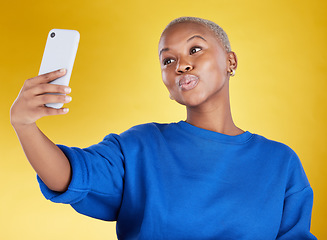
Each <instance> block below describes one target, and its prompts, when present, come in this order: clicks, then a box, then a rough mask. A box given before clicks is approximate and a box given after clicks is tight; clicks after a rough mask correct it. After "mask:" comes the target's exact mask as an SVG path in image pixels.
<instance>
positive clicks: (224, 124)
mask: <svg viewBox="0 0 327 240" xmlns="http://www.w3.org/2000/svg"><path fill="white" fill-rule="evenodd" d="M186 122H187V123H189V124H192V125H193V126H196V127H199V128H203V129H207V130H210V131H214V132H219V133H222V134H226V135H231V136H235V135H239V134H242V133H244V131H243V130H242V129H240V128H238V127H237V126H236V125H235V124H234V122H233V118H232V114H231V108H230V101H229V92H228V91H225V94H223V93H222V92H220V95H219V99H214V101H211V102H209V101H208V102H207V103H204V104H202V105H201V106H196V107H187V119H186Z"/></svg>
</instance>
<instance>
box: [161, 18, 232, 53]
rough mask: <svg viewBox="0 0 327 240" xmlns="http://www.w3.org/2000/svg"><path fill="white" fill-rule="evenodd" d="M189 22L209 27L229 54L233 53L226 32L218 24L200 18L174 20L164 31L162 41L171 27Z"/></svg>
mask: <svg viewBox="0 0 327 240" xmlns="http://www.w3.org/2000/svg"><path fill="white" fill-rule="evenodd" d="M187 22H193V23H199V24H202V25H204V26H205V27H207V28H208V29H209V30H211V31H212V32H213V33H214V34H215V36H216V37H217V39H219V41H220V42H221V43H222V45H223V46H224V48H225V50H226V51H227V52H231V51H232V49H231V46H230V42H229V39H228V36H227V34H226V32H225V31H224V30H223V29H222V28H221V27H220V26H218V24H216V23H214V22H212V21H210V20H206V19H203V18H198V17H179V18H176V19H174V20H172V21H171V22H170V23H169V24H168V25H167V26H166V27H165V29H164V30H163V31H162V34H161V36H160V39H161V37H162V35H163V34H164V32H165V31H166V30H167V29H168V28H170V27H171V26H173V25H175V24H178V23H187Z"/></svg>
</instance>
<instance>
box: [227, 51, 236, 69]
mask: <svg viewBox="0 0 327 240" xmlns="http://www.w3.org/2000/svg"><path fill="white" fill-rule="evenodd" d="M227 60H228V66H227V67H228V69H227V70H228V71H229V72H230V71H231V70H232V69H234V70H236V68H237V57H236V54H235V53H234V52H228V53H227Z"/></svg>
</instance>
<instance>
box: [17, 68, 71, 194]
mask: <svg viewBox="0 0 327 240" xmlns="http://www.w3.org/2000/svg"><path fill="white" fill-rule="evenodd" d="M65 73H66V72H65V71H64V72H60V71H54V72H51V73H47V74H43V75H40V76H37V77H34V78H31V79H28V80H26V81H25V83H24V85H23V87H22V89H21V90H20V92H19V95H18V97H17V98H16V100H15V102H14V103H13V105H12V106H11V109H10V121H11V124H12V126H13V127H14V129H15V131H16V134H17V136H18V139H19V141H20V143H21V145H22V148H23V150H24V153H25V155H26V157H27V159H28V161H29V162H30V164H31V165H32V167H33V168H34V170H35V171H36V173H37V174H38V175H39V177H40V178H41V179H42V180H43V182H44V183H45V184H46V185H47V186H48V187H49V188H50V189H51V190H53V191H58V192H63V191H66V190H67V188H68V185H69V183H70V180H71V166H70V163H69V161H68V159H67V158H66V156H65V155H64V154H63V152H62V151H61V150H60V149H59V148H58V147H57V146H56V145H55V144H54V143H53V142H52V141H51V140H50V139H48V138H47V137H46V136H45V135H44V134H43V133H42V132H41V130H40V129H39V128H38V127H37V126H36V123H35V122H36V120H38V119H39V118H41V117H44V116H50V115H60V114H66V113H67V112H68V109H66V108H62V109H53V108H48V107H45V106H44V104H46V103H56V102H59V103H68V102H70V101H71V98H70V97H69V96H67V95H66V94H67V93H70V88H69V87H66V86H61V85H54V84H49V82H51V81H52V80H55V79H57V78H59V77H61V76H64V75H65ZM46 93H50V94H46ZM51 93H62V94H64V95H54V94H51Z"/></svg>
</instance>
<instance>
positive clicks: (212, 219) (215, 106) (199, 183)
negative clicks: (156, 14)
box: [11, 17, 316, 240]
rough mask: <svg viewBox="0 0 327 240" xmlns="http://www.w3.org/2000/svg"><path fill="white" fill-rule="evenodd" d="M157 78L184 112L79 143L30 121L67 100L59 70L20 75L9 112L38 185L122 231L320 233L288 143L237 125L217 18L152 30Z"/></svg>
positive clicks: (230, 60) (143, 234)
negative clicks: (64, 141) (54, 136)
mask: <svg viewBox="0 0 327 240" xmlns="http://www.w3.org/2000/svg"><path fill="white" fill-rule="evenodd" d="M159 59H160V65H161V70H162V79H163V82H164V84H165V85H166V87H167V89H168V91H169V93H170V96H171V98H172V99H174V100H175V101H177V102H178V103H180V104H182V105H185V106H186V109H187V118H186V121H180V122H178V123H170V124H158V123H149V124H143V125H139V126H135V127H133V128H131V129H129V130H127V131H125V132H123V133H122V134H120V135H116V134H109V135H108V136H106V137H105V138H104V140H103V141H102V142H100V143H98V144H95V145H93V146H90V147H88V148H85V149H80V148H70V147H67V146H63V145H58V146H56V145H55V144H53V143H52V142H51V141H50V140H49V139H48V138H46V136H45V135H43V134H42V132H41V131H40V130H39V129H38V128H37V126H36V124H35V121H36V120H37V119H38V118H40V117H42V116H46V115H54V114H64V113H66V112H67V111H65V109H59V110H57V109H50V108H46V107H44V104H45V103H49V102H63V103H66V102H69V101H70V99H69V98H67V96H66V97H65V96H58V95H51V94H46V95H45V94H44V93H53V92H59V93H64V94H67V93H69V92H70V90H69V89H68V88H67V87H64V86H54V85H52V84H48V82H49V81H51V80H53V79H56V78H58V77H60V76H62V75H63V74H64V72H60V71H57V72H52V73H49V74H45V75H41V76H37V77H35V78H32V79H29V80H27V81H26V82H25V84H24V86H23V88H22V90H21V92H20V94H19V96H18V98H17V99H16V101H15V103H14V104H13V106H12V109H11V123H12V125H13V127H14V128H15V130H16V132H17V135H18V137H19V139H20V141H21V143H22V146H23V149H24V151H25V153H26V156H27V158H28V160H29V161H30V163H31V165H32V166H33V167H34V169H35V170H36V172H37V174H38V180H39V183H40V187H41V190H42V193H43V194H44V195H45V197H46V198H47V199H50V200H51V201H53V202H61V203H67V204H71V205H72V207H73V208H74V209H76V211H78V212H80V213H82V214H85V215H87V216H91V217H94V218H98V219H103V220H108V221H117V236H118V238H119V239H292V240H293V239H316V238H315V237H314V236H313V235H312V234H311V233H310V219H311V209H312V203H313V192H312V189H311V187H310V184H309V182H308V180H307V178H306V175H305V173H304V170H303V168H302V165H301V162H300V160H299V158H298V157H297V155H296V153H295V152H294V151H293V150H292V149H291V148H289V147H288V146H286V145H284V144H282V143H279V142H275V141H272V140H268V139H266V138H264V137H262V136H260V135H257V134H252V133H250V132H249V131H243V130H241V129H240V128H238V127H237V126H235V124H234V122H233V119H232V115H231V110H230V101H229V78H230V76H233V75H234V74H235V70H236V68H237V58H236V54H235V53H234V52H232V51H231V48H230V44H229V40H228V37H227V35H226V33H225V32H224V31H223V30H222V29H221V28H220V27H219V26H218V25H216V24H215V23H213V22H211V21H208V20H204V19H200V18H192V17H184V18H178V19H175V20H174V21H172V22H171V23H170V24H169V25H168V26H167V27H166V29H165V30H164V31H163V33H162V36H161V38H160V41H159Z"/></svg>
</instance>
